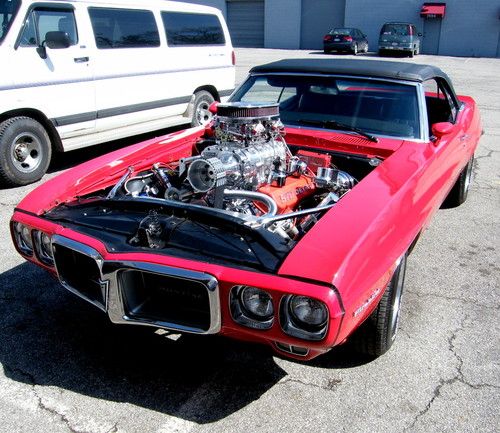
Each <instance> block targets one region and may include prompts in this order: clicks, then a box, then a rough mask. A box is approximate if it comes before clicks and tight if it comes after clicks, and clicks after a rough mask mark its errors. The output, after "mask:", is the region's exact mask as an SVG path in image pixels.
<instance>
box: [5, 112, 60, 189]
mask: <svg viewBox="0 0 500 433" xmlns="http://www.w3.org/2000/svg"><path fill="white" fill-rule="evenodd" d="M51 154H52V148H51V145H50V138H49V136H48V134H47V131H46V130H45V128H44V127H43V126H42V125H41V124H40V123H39V122H37V121H36V120H35V119H32V118H30V117H24V116H23V117H21V116H19V117H12V118H10V119H7V120H5V121H4V122H2V123H0V183H1V184H3V185H5V186H20V185H27V184H29V183H32V182H36V181H37V180H39V179H40V178H41V177H42V176H43V175H44V174H45V172H46V171H47V168H48V167H49V163H50V157H51Z"/></svg>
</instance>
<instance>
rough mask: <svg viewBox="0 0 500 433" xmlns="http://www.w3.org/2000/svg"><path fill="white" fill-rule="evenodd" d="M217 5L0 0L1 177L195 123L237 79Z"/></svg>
mask: <svg viewBox="0 0 500 433" xmlns="http://www.w3.org/2000/svg"><path fill="white" fill-rule="evenodd" d="M234 64H235V58H234V51H233V48H232V45H231V39H230V36H229V32H228V29H227V26H226V23H225V21H224V18H223V16H222V14H221V12H220V11H219V10H218V9H215V8H210V7H206V6H200V5H194V4H188V3H180V2H173V1H172V2H171V1H164V0H147V1H143V0H136V1H132V0H106V1H86V0H74V1H73V0H71V1H64V0H57V1H54V0H52V1H51V0H41V1H35V0H0V71H1V72H0V183H2V184H4V185H24V184H27V183H30V182H34V181H36V180H38V179H40V178H41V177H42V176H43V174H44V173H45V171H46V170H47V168H48V165H49V162H50V158H51V154H52V152H53V151H68V150H73V149H78V148H81V147H84V146H90V145H93V144H97V143H102V142H105V141H109V140H115V139H119V138H123V137H128V136H131V135H135V134H139V133H144V132H148V131H154V130H157V129H161V128H165V127H169V126H173V125H178V124H182V123H191V124H192V125H193V126H194V125H200V124H203V123H204V122H206V121H207V120H208V118H209V117H210V116H211V114H210V112H209V110H208V107H209V105H210V104H211V103H212V102H213V101H214V100H221V98H224V97H227V96H228V95H229V94H230V93H231V92H232V90H233V88H234V81H235V67H234Z"/></svg>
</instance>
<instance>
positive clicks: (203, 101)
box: [191, 90, 215, 126]
mask: <svg viewBox="0 0 500 433" xmlns="http://www.w3.org/2000/svg"><path fill="white" fill-rule="evenodd" d="M214 101H215V99H214V97H213V96H212V94H211V93H209V92H207V91H205V90H201V91H199V92H196V93H195V94H194V102H193V118H192V119H191V126H200V125H206V124H207V123H208V122H210V120H211V119H212V117H213V114H212V113H211V112H210V111H208V108H209V107H210V105H211V104H212V102H214Z"/></svg>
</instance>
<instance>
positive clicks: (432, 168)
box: [422, 78, 470, 204]
mask: <svg viewBox="0 0 500 433" xmlns="http://www.w3.org/2000/svg"><path fill="white" fill-rule="evenodd" d="M425 85H426V87H427V90H429V89H431V88H434V89H436V90H435V91H434V90H433V91H431V92H429V91H427V92H426V96H427V98H429V97H433V98H434V99H435V102H438V104H436V105H438V106H441V107H442V108H441V112H442V113H443V114H442V117H441V118H440V117H439V116H436V115H434V118H435V122H450V123H452V124H453V125H454V128H453V129H452V130H451V131H450V132H449V133H448V134H446V135H443V136H442V137H432V136H431V140H430V143H429V145H428V146H429V150H430V152H429V155H430V158H429V161H428V164H429V167H428V169H427V174H426V176H424V179H422V182H424V183H427V186H426V188H424V189H423V190H426V191H429V192H430V191H433V192H434V193H436V192H437V191H441V195H439V194H437V195H435V199H436V200H440V202H439V204H440V203H441V202H442V201H443V200H444V198H445V196H446V193H447V192H448V191H449V190H450V189H451V187H452V186H453V184H454V182H455V180H456V179H457V177H458V175H459V173H460V171H461V169H462V167H463V165H464V164H463V163H464V162H465V161H467V160H468V156H467V154H468V152H469V150H470V149H469V148H468V147H467V140H466V139H467V135H466V131H465V130H464V122H463V121H462V120H463V119H462V115H463V113H462V112H461V110H460V109H459V104H458V100H457V98H456V96H455V95H454V93H453V91H452V90H451V88H450V87H449V86H448V84H447V83H446V81H445V80H444V79H442V78H437V79H435V80H434V79H433V80H429V82H428V83H425ZM427 105H428V106H429V102H427ZM429 113H430V112H429ZM431 120H432V119H431Z"/></svg>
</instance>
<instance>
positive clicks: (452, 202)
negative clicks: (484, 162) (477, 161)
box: [441, 155, 474, 209]
mask: <svg viewBox="0 0 500 433" xmlns="http://www.w3.org/2000/svg"><path fill="white" fill-rule="evenodd" d="M473 166H474V155H473V156H472V158H471V159H469V162H468V163H467V165H466V166H465V167H464V169H463V170H462V171H461V172H460V175H459V176H458V179H457V181H456V182H455V185H453V188H451V190H450V192H449V193H448V195H447V196H446V199H445V200H444V202H443V205H442V206H441V207H442V208H443V209H450V208H454V207H457V206H460V205H461V204H462V203H464V202H465V200H467V196H468V195H469V188H470V184H471V180H472V168H473Z"/></svg>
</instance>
